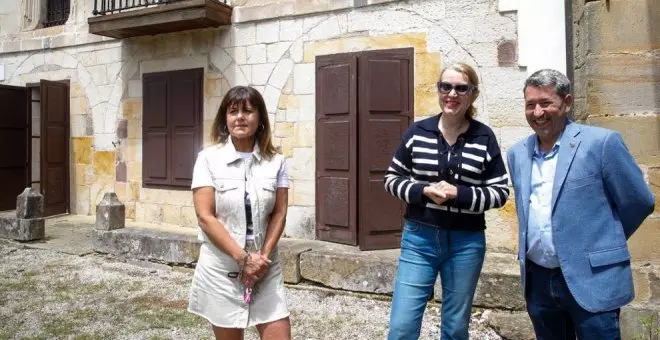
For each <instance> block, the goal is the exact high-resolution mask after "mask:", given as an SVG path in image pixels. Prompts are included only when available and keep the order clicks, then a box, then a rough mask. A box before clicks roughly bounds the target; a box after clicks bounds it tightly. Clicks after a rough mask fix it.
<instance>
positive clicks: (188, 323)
mask: <svg viewBox="0 0 660 340" xmlns="http://www.w3.org/2000/svg"><path fill="white" fill-rule="evenodd" d="M133 317H135V318H136V319H137V320H139V321H140V322H142V323H144V324H147V325H148V328H164V329H169V328H197V327H203V326H204V325H205V324H206V322H205V320H204V319H202V318H201V317H199V316H197V315H194V314H192V313H188V311H187V310H181V309H166V308H163V309H150V310H138V311H135V312H134V314H133Z"/></svg>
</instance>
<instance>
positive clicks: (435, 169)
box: [385, 63, 509, 340]
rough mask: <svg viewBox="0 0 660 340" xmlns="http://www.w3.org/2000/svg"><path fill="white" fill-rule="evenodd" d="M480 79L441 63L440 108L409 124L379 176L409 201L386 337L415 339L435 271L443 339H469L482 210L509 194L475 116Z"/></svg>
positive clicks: (486, 131)
mask: <svg viewBox="0 0 660 340" xmlns="http://www.w3.org/2000/svg"><path fill="white" fill-rule="evenodd" d="M478 84H479V79H478V77H477V74H476V72H475V71H474V69H472V68H471V67H470V66H468V65H466V64H461V63H459V64H455V65H452V66H450V67H448V68H446V69H444V70H443V71H442V73H441V74H440V81H438V84H437V87H438V96H439V101H440V107H441V109H442V112H441V113H440V114H438V115H436V116H433V117H430V118H427V119H424V120H421V121H418V122H415V123H414V124H413V125H412V126H411V127H410V128H409V129H408V131H407V132H406V134H405V135H404V136H403V138H402V141H401V145H399V147H398V148H397V150H396V151H395V154H394V158H393V159H392V163H391V165H390V167H389V169H388V171H387V174H386V175H385V189H386V190H387V191H388V192H389V193H390V194H392V195H394V196H395V197H397V198H399V199H402V200H404V201H405V202H406V203H407V209H406V215H405V224H404V226H403V229H404V230H403V236H402V239H401V256H400V257H399V266H398V271H397V275H396V283H395V287H394V297H393V302H392V310H391V313H390V331H389V336H388V339H389V340H400V339H401V340H402V339H417V338H418V337H419V332H420V328H421V322H422V316H423V313H424V309H425V307H426V302H427V300H428V299H429V297H430V296H431V294H432V292H433V286H434V284H435V280H436V277H437V275H438V273H439V274H440V279H441V281H442V321H441V339H443V340H445V339H468V325H469V321H470V312H471V307H472V299H473V296H474V292H475V289H476V287H477V280H478V279H479V274H480V272H481V266H482V264H483V260H484V254H485V251H486V238H485V233H484V229H485V228H486V222H485V218H484V212H485V211H486V210H487V209H491V208H499V207H501V206H503V205H504V203H505V202H506V200H507V198H508V196H509V189H508V176H507V173H506V169H505V167H504V162H503V160H502V156H501V154H500V148H499V145H498V144H497V140H496V138H495V134H494V133H493V131H492V130H491V129H490V128H489V127H488V126H486V125H484V124H482V123H480V122H478V121H476V120H474V119H473V117H474V115H475V113H476V109H475V108H474V106H473V103H474V101H475V99H476V98H477V96H478V95H479V89H478Z"/></svg>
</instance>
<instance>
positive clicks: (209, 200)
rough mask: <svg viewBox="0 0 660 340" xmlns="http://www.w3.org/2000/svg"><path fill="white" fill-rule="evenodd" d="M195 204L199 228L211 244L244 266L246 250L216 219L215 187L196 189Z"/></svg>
mask: <svg viewBox="0 0 660 340" xmlns="http://www.w3.org/2000/svg"><path fill="white" fill-rule="evenodd" d="M193 202H194V204H195V213H196V214H197V221H198V223H199V226H200V228H202V230H203V231H204V233H206V235H207V236H208V237H209V239H210V240H211V242H212V243H213V244H214V245H215V246H216V247H218V248H219V249H220V250H222V251H223V252H225V253H226V254H228V255H229V256H231V257H232V258H233V259H234V261H236V263H239V264H243V262H244V261H245V258H246V253H245V250H243V248H241V247H240V246H239V245H238V244H237V243H236V241H235V240H234V239H233V238H232V237H231V235H229V233H228V232H227V230H226V229H225V226H224V225H223V224H222V223H221V222H220V221H218V219H217V218H216V217H215V189H214V188H213V187H201V188H196V189H194V190H193Z"/></svg>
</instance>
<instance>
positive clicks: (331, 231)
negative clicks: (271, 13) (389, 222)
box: [316, 54, 358, 245]
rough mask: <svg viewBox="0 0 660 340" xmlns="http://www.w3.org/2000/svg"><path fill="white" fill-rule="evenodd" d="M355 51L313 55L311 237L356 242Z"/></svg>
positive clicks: (346, 242) (353, 243) (349, 242)
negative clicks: (313, 203) (313, 227)
mask: <svg viewBox="0 0 660 340" xmlns="http://www.w3.org/2000/svg"><path fill="white" fill-rule="evenodd" d="M356 78H357V56H356V55H355V54H335V55H329V56H318V57H316V237H317V239H319V240H323V241H331V242H337V243H344V244H350V245H356V244H357V216H358V215H357V214H358V212H357V206H358V204H357V189H358V188H357V171H358V169H357V151H358V149H357V142H358V140H357V123H358V122H357V120H358V118H357V79H356Z"/></svg>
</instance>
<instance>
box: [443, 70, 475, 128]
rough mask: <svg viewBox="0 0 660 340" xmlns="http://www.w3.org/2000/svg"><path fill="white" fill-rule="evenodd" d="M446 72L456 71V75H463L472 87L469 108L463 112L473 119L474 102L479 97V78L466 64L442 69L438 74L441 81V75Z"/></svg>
mask: <svg viewBox="0 0 660 340" xmlns="http://www.w3.org/2000/svg"><path fill="white" fill-rule="evenodd" d="M447 70H452V71H456V72H458V73H461V74H463V75H465V76H466V77H467V79H468V82H469V83H470V85H472V86H473V88H472V90H471V93H470V97H471V101H470V107H468V109H467V111H466V112H465V114H466V115H467V116H468V118H473V117H474V116H476V115H477V108H476V107H474V101H475V100H477V97H479V77H478V76H477V72H476V71H475V70H474V69H473V68H472V66H470V65H468V64H465V63H455V64H453V65H451V66H448V67H445V68H444V69H442V72H440V80H442V75H443V74H444V73H445V71H447Z"/></svg>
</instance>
